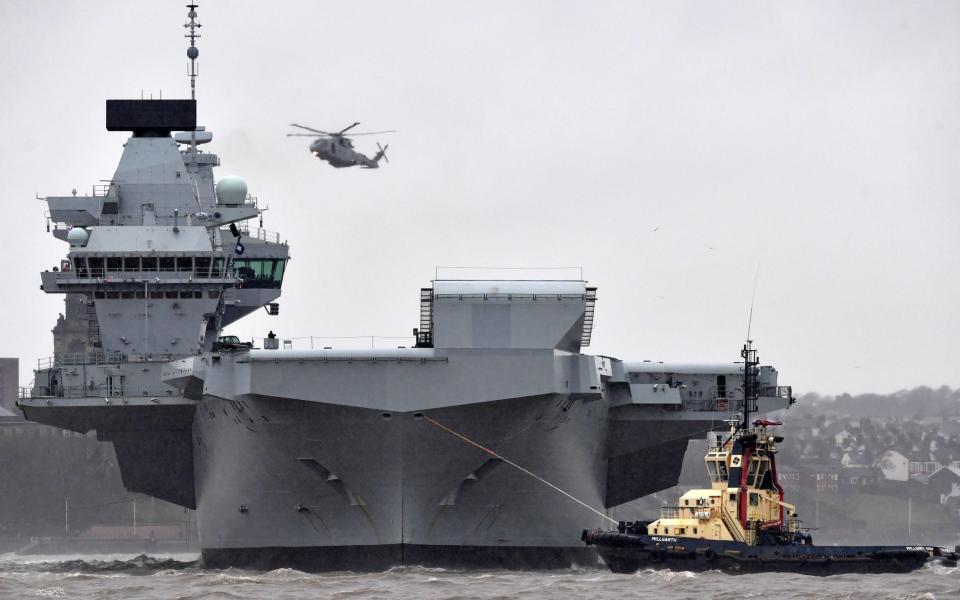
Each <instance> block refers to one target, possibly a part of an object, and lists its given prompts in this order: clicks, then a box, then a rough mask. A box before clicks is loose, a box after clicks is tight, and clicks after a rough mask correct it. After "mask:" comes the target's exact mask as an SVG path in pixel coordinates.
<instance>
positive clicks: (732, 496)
mask: <svg viewBox="0 0 960 600" xmlns="http://www.w3.org/2000/svg"><path fill="white" fill-rule="evenodd" d="M736 501H737V493H736V492H730V502H736Z"/></svg>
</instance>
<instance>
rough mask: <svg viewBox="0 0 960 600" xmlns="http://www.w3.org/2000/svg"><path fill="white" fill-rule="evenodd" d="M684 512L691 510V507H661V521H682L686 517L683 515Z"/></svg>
mask: <svg viewBox="0 0 960 600" xmlns="http://www.w3.org/2000/svg"><path fill="white" fill-rule="evenodd" d="M684 510H689V507H685V506H661V507H660V518H661V519H680V518H683V517H684V516H685V515H684V514H683V511H684Z"/></svg>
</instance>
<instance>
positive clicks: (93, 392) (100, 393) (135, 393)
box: [21, 384, 177, 399]
mask: <svg viewBox="0 0 960 600" xmlns="http://www.w3.org/2000/svg"><path fill="white" fill-rule="evenodd" d="M27 393H29V395H26V396H21V398H24V399H26V398H123V397H130V398H132V397H151V398H156V397H161V396H162V397H169V396H175V395H176V394H177V391H176V390H175V389H174V388H171V387H166V386H163V387H160V386H149V387H126V388H124V387H118V386H111V385H106V384H102V385H76V386H71V385H65V386H60V385H58V386H49V385H40V386H36V387H34V388H27Z"/></svg>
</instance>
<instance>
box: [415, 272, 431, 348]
mask: <svg viewBox="0 0 960 600" xmlns="http://www.w3.org/2000/svg"><path fill="white" fill-rule="evenodd" d="M432 347H433V288H432V287H428V288H420V328H419V329H417V348H432Z"/></svg>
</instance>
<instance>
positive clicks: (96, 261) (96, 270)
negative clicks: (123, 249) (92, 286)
mask: <svg viewBox="0 0 960 600" xmlns="http://www.w3.org/2000/svg"><path fill="white" fill-rule="evenodd" d="M87 266H88V267H90V277H103V259H102V258H101V257H99V256H91V257H89V258H88V259H87Z"/></svg>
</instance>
